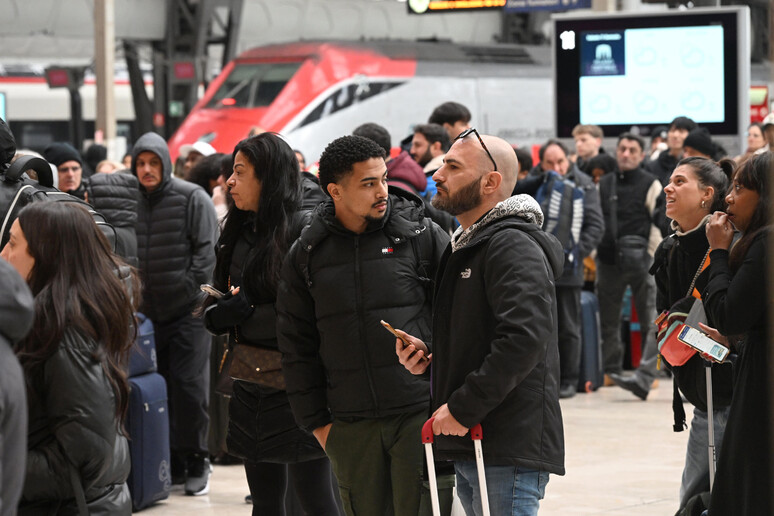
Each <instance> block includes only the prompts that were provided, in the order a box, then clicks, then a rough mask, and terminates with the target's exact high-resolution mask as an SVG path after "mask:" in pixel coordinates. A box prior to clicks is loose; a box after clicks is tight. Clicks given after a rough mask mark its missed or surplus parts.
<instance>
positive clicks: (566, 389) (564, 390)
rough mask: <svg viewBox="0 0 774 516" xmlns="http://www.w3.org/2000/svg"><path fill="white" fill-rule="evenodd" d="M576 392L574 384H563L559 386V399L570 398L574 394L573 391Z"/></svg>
mask: <svg viewBox="0 0 774 516" xmlns="http://www.w3.org/2000/svg"><path fill="white" fill-rule="evenodd" d="M576 392H578V388H577V387H575V386H574V385H570V384H564V385H560V386H559V398H560V399H563V400H564V399H567V398H572V397H573V396H575V393H576Z"/></svg>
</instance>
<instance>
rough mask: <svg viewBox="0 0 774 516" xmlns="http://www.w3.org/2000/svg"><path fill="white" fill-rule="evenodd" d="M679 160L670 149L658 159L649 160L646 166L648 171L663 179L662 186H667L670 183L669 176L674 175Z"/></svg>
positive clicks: (660, 179)
mask: <svg viewBox="0 0 774 516" xmlns="http://www.w3.org/2000/svg"><path fill="white" fill-rule="evenodd" d="M678 161H679V160H678V159H677V158H675V157H674V156H672V155H671V154H670V153H669V151H668V150H665V151H663V152H661V153H660V154H659V155H658V157H657V158H656V159H654V160H653V161H650V162H648V164H647V166H646V167H647V170H648V172H650V173H651V174H653V175H654V176H656V179H658V180H659V181H661V186H666V185H668V184H669V178H670V177H671V176H672V172H673V171H674V170H675V167H677V163H678Z"/></svg>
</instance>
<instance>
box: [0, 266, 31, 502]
mask: <svg viewBox="0 0 774 516" xmlns="http://www.w3.org/2000/svg"><path fill="white" fill-rule="evenodd" d="M0 292H2V293H3V295H2V296H0V436H2V446H0V516H14V515H15V514H16V505H17V504H18V503H19V498H20V497H21V493H22V487H23V486H24V478H23V476H22V475H21V474H19V473H20V472H22V471H24V465H25V462H26V458H27V395H26V393H25V389H24V373H23V372H22V368H21V366H20V365H19V361H18V360H17V359H16V356H15V355H14V353H13V349H11V346H13V345H14V344H16V343H17V342H19V341H21V340H22V339H23V338H24V337H25V336H26V335H27V332H28V331H29V330H30V328H31V327H32V321H33V319H34V318H35V313H34V308H33V300H32V293H31V292H30V289H29V288H28V287H27V285H26V284H25V283H24V280H23V279H22V278H21V276H19V275H18V274H17V273H16V271H15V270H14V269H13V267H11V265H10V264H9V263H8V262H6V261H5V260H3V259H0Z"/></svg>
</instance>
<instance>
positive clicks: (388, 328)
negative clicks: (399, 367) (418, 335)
mask: <svg viewBox="0 0 774 516" xmlns="http://www.w3.org/2000/svg"><path fill="white" fill-rule="evenodd" d="M379 322H380V323H382V326H384V328H385V329H386V330H387V331H388V332H390V333H392V334H393V335H395V337H396V338H397V339H398V340H399V341H401V342H402V343H403V347H404V348H405V347H406V346H408V345H409V343H408V342H406V341H405V340H403V337H401V336H400V335H398V332H396V331H395V328H393V327H392V326H391V325H390V323H388V322H386V321H379ZM414 347H415V348H417V350H422V352H423V353H424V354H425V356H423V357H422V360H427V354H428V352H429V350H428V349H427V346H425V345H424V343H423V344H420V345H416V344H415V345H414Z"/></svg>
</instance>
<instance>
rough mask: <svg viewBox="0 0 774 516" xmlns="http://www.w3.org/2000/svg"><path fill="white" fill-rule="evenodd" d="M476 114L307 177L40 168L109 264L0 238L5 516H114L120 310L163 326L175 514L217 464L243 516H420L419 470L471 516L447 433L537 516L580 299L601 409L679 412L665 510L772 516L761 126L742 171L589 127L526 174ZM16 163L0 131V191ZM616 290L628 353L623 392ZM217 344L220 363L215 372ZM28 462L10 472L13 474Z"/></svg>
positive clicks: (474, 479)
mask: <svg viewBox="0 0 774 516" xmlns="http://www.w3.org/2000/svg"><path fill="white" fill-rule="evenodd" d="M472 119H473V116H472V114H471V113H470V111H469V110H468V109H467V108H466V107H465V106H463V105H461V104H459V103H456V102H445V103H443V104H441V105H439V106H438V107H436V108H435V109H434V110H433V112H432V113H431V115H430V116H429V118H428V120H427V123H423V124H418V125H416V126H415V127H414V128H413V131H412V134H411V135H410V136H409V137H407V138H405V139H404V140H403V141H402V142H401V143H400V145H399V148H398V149H396V148H395V147H394V146H393V139H392V136H391V135H390V133H389V132H388V131H387V130H386V129H385V128H384V127H382V126H381V125H379V124H378V123H375V122H367V123H364V124H362V125H360V126H358V127H356V128H353V132H352V134H350V135H340V136H338V137H337V138H335V139H333V140H332V141H331V142H330V143H329V145H328V146H327V147H326V148H325V151H324V152H323V153H322V155H321V156H320V158H319V160H318V161H317V162H316V163H314V164H310V163H307V162H306V160H305V157H304V155H303V153H302V151H301V150H297V149H295V150H294V149H292V148H291V147H290V146H289V145H288V143H287V142H286V141H285V140H284V139H283V137H282V136H281V135H277V134H274V133H258V134H254V135H250V136H249V137H247V138H246V139H244V140H243V141H242V142H240V143H239V144H238V145H237V146H236V147H235V148H234V149H233V150H231V149H229V151H230V152H228V153H218V152H217V151H216V149H214V148H213V147H212V146H211V145H209V144H207V143H205V142H193V143H191V144H190V145H185V146H183V147H181V156H180V157H179V158H178V160H177V163H173V161H172V159H171V156H170V152H169V149H168V147H167V144H166V142H165V141H164V139H163V138H161V137H160V136H159V135H157V134H155V133H147V134H145V135H142V136H141V137H140V138H139V139H138V140H137V141H136V142H135V143H134V145H133V147H132V150H131V153H129V155H128V156H129V161H128V162H126V161H125V162H124V163H113V162H109V161H106V160H105V157H106V156H105V155H104V154H102V153H100V152H96V151H95V152H91V153H85V154H84V155H83V156H82V155H81V154H80V153H79V152H78V151H77V150H76V149H75V148H73V147H72V146H70V145H69V144H67V143H61V142H58V143H53V144H51V145H50V146H49V147H47V148H46V149H45V150H44V152H43V153H42V156H43V157H44V158H45V159H46V160H47V161H48V162H49V163H50V164H51V166H52V170H55V171H56V173H55V177H56V180H57V181H56V183H57V184H58V188H59V189H60V190H62V191H65V192H68V193H70V194H72V195H73V196H75V197H78V198H79V199H82V200H83V201H84V202H85V203H88V204H89V205H91V206H92V207H93V208H94V209H95V210H97V211H99V212H100V213H102V214H103V215H104V216H105V218H106V219H107V221H108V222H109V223H110V224H112V225H113V226H114V227H115V228H116V242H115V246H114V249H111V243H110V242H108V240H107V239H106V238H105V236H104V234H103V233H102V232H101V231H100V230H99V229H98V227H97V226H96V225H95V224H94V222H93V218H92V216H91V215H90V214H89V212H88V211H87V210H86V209H84V206H83V205H81V204H77V203H57V202H48V203H46V202H40V203H32V204H30V205H29V206H27V207H25V208H23V209H22V211H21V212H20V215H19V217H18V218H17V219H16V220H15V221H13V223H12V225H11V226H10V232H9V235H10V236H9V240H8V242H7V244H5V246H4V247H3V249H2V253H1V254H0V256H2V258H3V260H0V283H2V284H3V286H4V291H5V292H7V295H6V296H4V297H3V299H2V300H0V386H2V388H1V389H0V409H1V411H0V415H2V413H4V412H6V411H8V413H10V414H13V417H4V418H3V419H1V420H0V438H1V439H2V440H3V441H7V442H9V443H14V444H13V445H12V446H6V445H4V446H3V449H5V450H11V452H12V453H0V489H2V491H0V514H3V515H5V514H14V513H15V512H16V511H17V507H18V513H19V514H41V513H46V514H64V513H74V512H80V513H81V514H83V513H84V512H83V511H87V512H95V513H96V512H99V513H109V514H129V513H130V512H131V499H130V493H129V491H128V489H127V485H126V479H127V476H128V474H129V468H130V464H129V458H128V451H127V439H126V438H127V436H126V432H125V429H124V425H123V421H124V416H125V413H126V407H127V403H128V392H129V386H128V382H127V374H126V370H125V367H126V363H127V359H128V354H129V352H130V348H131V347H132V342H133V340H134V337H135V324H133V323H132V322H131V321H134V318H133V315H132V314H133V313H135V312H137V311H139V312H142V313H143V314H145V315H146V316H147V317H148V318H149V319H150V320H152V321H153V324H154V329H155V341H156V352H157V357H158V368H159V372H160V373H161V374H162V375H163V376H164V378H165V379H166V382H167V387H168V392H169V421H170V425H169V426H170V433H169V443H170V449H171V472H170V473H171V482H172V484H173V485H182V486H183V489H184V491H185V493H186V494H188V495H194V496H195V495H201V494H205V493H207V492H208V491H209V481H210V475H211V472H212V466H211V460H224V457H225V458H230V460H237V461H240V462H242V463H243V465H244V469H245V473H246V477H247V482H248V486H249V490H250V496H249V500H250V503H252V506H253V514H254V515H259V514H272V515H280V516H281V515H283V514H285V510H286V508H285V503H286V492H287V491H288V490H289V489H290V490H292V491H294V492H295V496H296V498H297V499H298V502H299V504H300V506H301V507H302V509H303V511H304V512H306V513H308V514H326V515H327V514H330V515H335V514H340V513H341V511H343V512H344V513H346V514H348V515H353V514H400V515H406V514H430V494H429V491H428V487H427V483H426V482H424V480H425V478H426V476H427V471H426V468H428V467H431V468H434V469H435V470H436V471H437V474H438V476H439V486H440V487H441V490H440V503H441V508H442V512H443V513H444V514H450V511H451V505H452V487H453V486H455V485H456V493H457V496H458V497H459V499H460V501H461V503H462V506H463V508H464V509H465V512H466V514H468V515H479V514H481V499H480V496H479V487H480V486H479V484H478V482H479V480H478V476H477V473H476V464H475V461H474V455H473V445H472V443H471V441H470V439H469V437H465V436H466V434H467V433H468V431H469V430H470V429H471V428H472V427H473V426H475V425H477V424H479V423H480V424H481V425H482V428H483V433H484V436H485V440H484V442H483V458H484V462H485V464H486V466H485V471H486V479H487V484H488V492H489V506H490V507H491V510H492V514H498V515H499V514H514V515H534V514H537V512H538V507H539V503H540V500H541V499H542V498H543V497H544V496H545V491H546V486H547V484H548V482H549V478H550V475H552V474H553V475H564V474H565V466H564V426H563V422H562V414H561V407H560V404H559V399H560V398H570V397H573V396H575V395H576V393H577V392H582V391H583V390H584V388H583V384H584V381H583V379H581V370H580V368H581V356H582V354H583V352H584V345H587V344H586V343H584V342H583V339H582V337H581V335H582V325H583V318H582V306H581V297H582V296H581V294H582V291H583V290H584V289H585V290H590V291H591V292H593V293H594V294H595V295H596V296H597V297H598V300H599V320H600V323H601V332H600V333H601V338H600V340H601V350H602V357H601V363H600V364H599V367H600V368H601V369H602V371H603V373H604V386H606V387H612V386H618V387H619V388H622V389H625V390H627V391H630V392H631V393H632V394H633V395H635V396H637V397H638V398H640V399H641V400H643V401H645V400H647V397H648V394H649V392H650V390H651V389H652V388H654V386H655V385H657V383H658V378H659V377H660V376H664V375H667V374H668V375H670V376H672V377H673V378H674V385H675V390H674V394H673V396H674V402H673V409H674V428H675V430H676V431H682V430H683V429H684V428H685V426H686V424H685V421H686V417H685V413H684V407H683V403H684V400H685V401H687V402H688V403H690V404H691V405H693V418H692V420H691V427H690V432H689V438H688V445H687V450H686V457H685V468H684V472H683V476H682V480H681V482H680V505H679V507H678V508H676V509H677V510H679V511H686V510H688V509H689V508H694V509H691V510H695V507H697V506H698V504H700V503H701V504H703V505H704V506H708V507H709V514H710V515H712V516H719V515H726V514H741V515H746V514H750V515H752V514H766V513H767V511H768V509H767V508H768V499H767V496H768V489H767V487H768V485H769V479H770V474H769V467H768V464H769V457H770V455H769V453H768V451H769V443H768V441H769V438H768V435H769V432H770V428H771V425H770V421H769V417H768V413H769V408H768V397H767V396H766V393H767V391H768V387H767V385H768V382H769V378H768V372H767V364H768V351H767V343H768V340H767V329H766V326H767V317H766V306H767V303H766V302H765V300H766V284H765V282H764V281H761V278H765V277H766V270H765V269H766V242H767V235H768V228H769V225H770V219H769V181H770V179H769V178H770V177H771V175H772V174H773V173H774V168H773V167H774V163H772V152H771V149H774V115H769V116H768V117H767V118H766V119H765V120H764V121H763V123H762V124H753V125H751V126H750V128H749V130H748V148H747V149H745V151H744V152H743V153H742V154H740V155H739V156H737V157H736V158H734V159H729V158H728V157H726V156H725V154H726V152H725V150H724V149H723V148H722V146H720V145H718V144H717V142H715V141H714V140H713V138H712V136H711V135H710V133H709V132H708V131H707V130H706V129H705V128H702V127H699V126H698V125H697V124H696V123H695V122H694V121H693V120H691V119H690V118H687V117H683V116H680V117H677V118H675V119H674V120H673V121H672V122H671V124H670V125H669V126H664V127H660V128H656V130H654V131H653V133H652V135H651V141H650V142H646V141H645V139H644V138H643V137H641V136H640V135H638V134H634V133H631V132H625V133H622V134H620V135H618V137H617V140H616V143H615V148H614V149H612V150H611V151H610V152H608V151H606V150H605V149H604V147H603V141H604V140H603V139H604V134H603V132H602V129H601V128H600V127H597V126H594V125H579V126H577V127H576V128H575V129H574V130H573V132H572V136H573V140H574V148H573V149H570V148H569V147H568V146H567V145H566V144H565V143H564V142H563V141H561V140H558V139H549V140H548V141H546V142H544V143H543V144H542V145H541V146H540V148H539V150H538V151H537V152H536V153H535V154H536V156H535V157H536V158H537V160H536V161H537V162H536V163H533V154H532V153H531V152H529V151H528V150H527V149H522V148H515V149H514V147H513V146H511V145H510V144H509V143H508V142H506V141H504V140H503V139H501V138H498V137H496V136H492V135H486V134H480V133H479V131H477V130H476V129H475V128H474V127H472V126H471V120H472ZM0 122H2V121H0ZM9 142H11V143H9ZM12 142H13V137H12V135H10V131H8V128H7V126H6V125H5V124H4V123H0V143H2V144H3V145H0V158H2V159H0V161H2V163H0V172H2V171H3V170H5V169H7V168H8V167H9V166H10V164H11V162H12V161H13V159H14V151H15V149H14V148H13V144H12ZM525 151H526V152H525ZM19 155H20V154H17V155H16V158H18V157H19ZM85 169H88V171H89V173H84V170H85ZM312 170H313V171H314V172H315V173H312V172H311V171H312ZM30 174H31V175H32V174H33V172H32V171H30ZM2 208H3V209H5V208H6V207H2ZM5 262H7V264H6V263H5ZM8 264H10V267H9V266H8ZM204 284H209V287H208V288H207V289H206V294H203V293H202V292H201V290H200V286H202V285H204ZM627 291H630V292H631V297H632V300H633V304H634V307H635V310H636V313H637V315H638V317H639V320H640V323H641V332H640V333H641V337H642V358H641V360H640V362H639V365H638V366H637V367H636V369H635V370H634V371H632V372H627V371H625V370H624V369H625V368H624V360H623V355H624V343H623V342H622V339H621V314H622V308H623V303H624V300H625V299H628V298H627V297H626V292H627ZM694 305H695V306H700V308H703V312H702V313H703V314H704V316H703V319H700V321H699V325H698V326H699V328H697V329H700V330H701V331H702V332H704V333H705V334H706V335H708V336H709V337H711V338H712V339H714V340H715V341H716V342H717V343H719V344H722V345H723V346H726V347H728V348H729V349H730V354H729V358H727V359H726V360H725V361H723V362H722V363H717V362H713V361H712V360H710V357H708V356H707V355H703V354H701V353H694V354H692V355H690V356H688V357H687V358H686V360H685V361H682V362H680V363H677V362H675V363H670V362H669V359H668V358H667V357H670V356H671V355H668V354H667V353H666V350H665V349H664V346H667V345H668V343H667V342H665V341H666V338H664V337H663V335H662V331H659V329H660V328H659V327H658V324H659V321H660V320H661V317H659V318H657V315H658V313H659V312H661V313H662V315H663V316H664V317H666V316H667V315H668V314H674V313H677V312H678V311H688V308H687V307H690V308H691V312H693V307H694ZM384 322H387V323H389V325H391V326H392V327H394V328H396V330H395V335H397V338H396V336H393V334H391V333H390V332H388V331H387V330H385V328H384V327H383V326H384ZM212 336H221V337H222V338H224V339H226V341H224V342H226V343H225V345H224V350H223V359H222V360H220V359H219V358H218V360H217V361H218V362H219V363H217V364H216V363H212V364H211V363H210V362H211V360H213V358H212V357H213V355H212V354H211V348H212V346H213V345H214V343H215V342H216V340H213V337H212ZM218 351H220V348H218ZM215 356H217V355H215ZM213 362H215V360H213ZM673 362H674V361H673ZM237 363H243V364H245V365H246V366H247V367H242V368H241V369H240V368H239V367H237V366H232V364H237ZM708 368H709V369H710V370H711V373H712V383H713V391H712V392H713V399H712V401H713V403H712V412H711V413H710V408H709V406H710V403H709V401H710V400H708V398H707V389H706V381H707V380H706V378H707V376H706V372H707V369H708ZM223 382H225V383H224V384H223V385H221V384H222V383H223ZM216 384H217V386H216ZM224 385H225V387H224ZM216 387H217V388H216ZM215 390H217V391H218V392H223V391H224V390H227V391H228V394H229V399H228V400H226V399H225V398H222V397H220V395H216V394H213V395H212V396H213V397H212V398H211V393H212V392H213V391H215ZM226 404H227V405H228V410H227V416H225V419H223V420H222V421H220V420H219V419H217V418H213V419H212V421H211V414H213V407H215V406H221V407H223V408H225V406H226ZM224 413H225V412H224ZM430 417H432V418H433V422H432V429H433V433H434V434H436V435H437V436H438V437H437V438H436V440H435V445H434V446H435V450H436V453H435V464H430V465H428V464H426V461H425V459H424V455H423V452H422V448H421V442H420V439H419V435H420V430H421V428H422V426H423V424H424V423H425V421H427V420H428V418H430ZM710 423H711V424H713V430H714V437H715V440H716V448H717V449H718V452H719V453H718V462H717V477H716V478H715V482H714V485H712V486H711V481H710V462H709V459H708V455H707V452H706V450H707V446H708V442H709V436H708V433H709V432H708V425H709V424H710ZM208 432H209V434H210V435H211V436H212V435H213V434H218V433H219V434H218V435H220V436H221V437H222V438H221V437H218V438H217V439H215V440H214V441H216V442H225V446H223V445H217V444H215V445H213V444H212V443H213V439H210V440H209V442H208ZM213 447H215V448H218V449H213ZM24 449H26V450H27V451H26V454H24V453H22V451H23V450H24ZM20 464H26V469H25V470H26V475H23V476H16V477H14V478H11V477H9V476H8V475H6V474H4V473H3V472H5V471H17V472H18V471H19V468H20V466H19V465H20ZM675 482H676V483H677V479H675Z"/></svg>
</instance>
